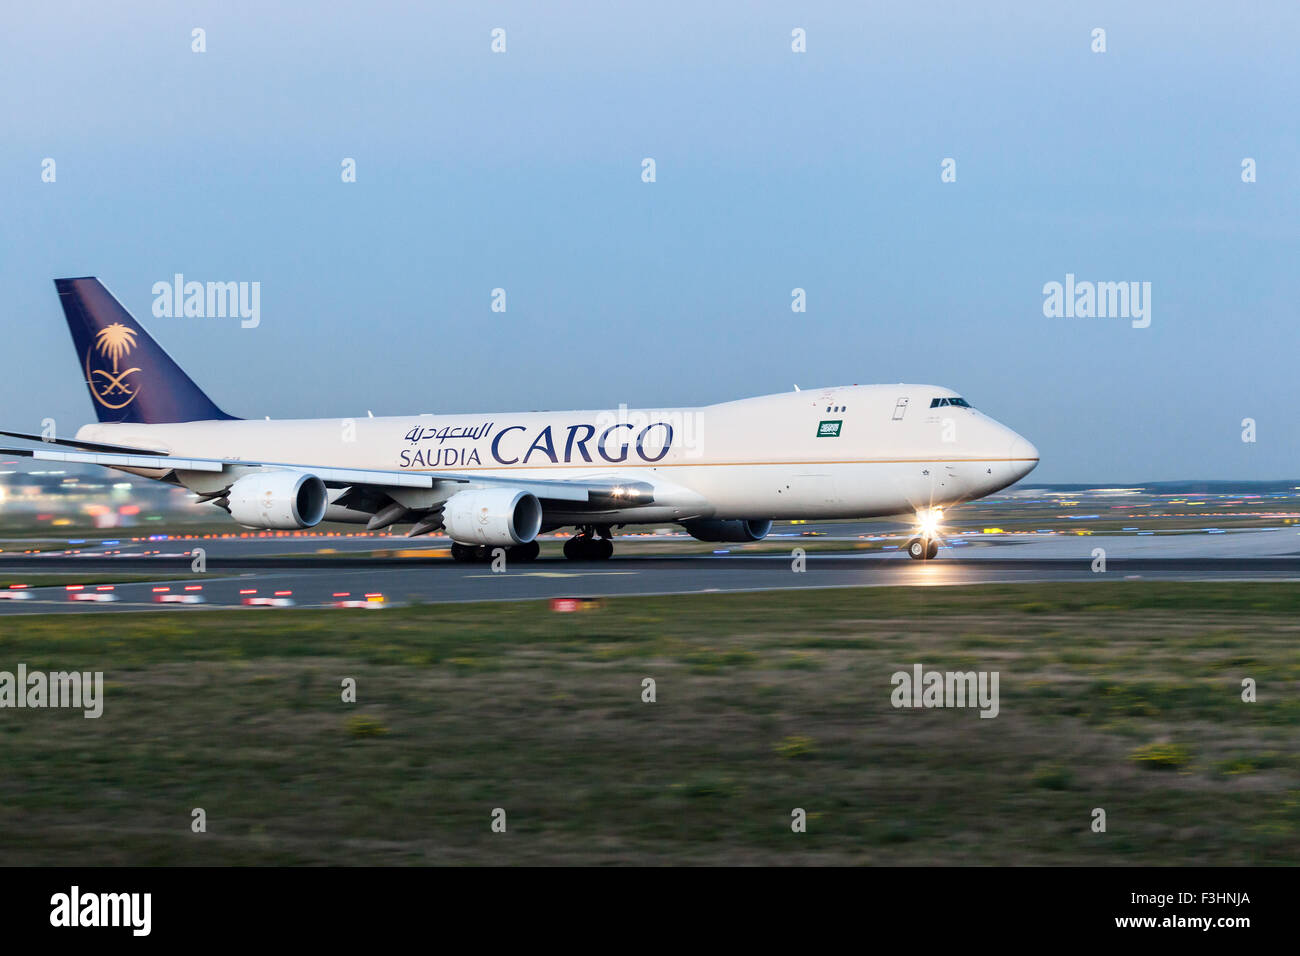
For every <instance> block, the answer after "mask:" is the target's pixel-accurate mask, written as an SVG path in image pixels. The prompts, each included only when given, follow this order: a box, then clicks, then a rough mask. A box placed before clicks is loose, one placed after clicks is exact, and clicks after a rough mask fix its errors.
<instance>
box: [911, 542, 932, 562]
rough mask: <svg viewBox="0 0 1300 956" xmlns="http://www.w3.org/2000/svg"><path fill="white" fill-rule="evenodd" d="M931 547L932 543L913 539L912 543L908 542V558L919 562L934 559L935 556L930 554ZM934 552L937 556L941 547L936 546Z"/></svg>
mask: <svg viewBox="0 0 1300 956" xmlns="http://www.w3.org/2000/svg"><path fill="white" fill-rule="evenodd" d="M930 546H931V542H929V541H926V540H925V539H924V538H913V539H912V540H911V541H909V542H907V554H908V557H910V558H913V559H915V560H917V561H924V560H926V559H927V558H932V557H934V554H931V553H930ZM934 552H935V554H938V553H939V546H938V545H937V544H936V545H934Z"/></svg>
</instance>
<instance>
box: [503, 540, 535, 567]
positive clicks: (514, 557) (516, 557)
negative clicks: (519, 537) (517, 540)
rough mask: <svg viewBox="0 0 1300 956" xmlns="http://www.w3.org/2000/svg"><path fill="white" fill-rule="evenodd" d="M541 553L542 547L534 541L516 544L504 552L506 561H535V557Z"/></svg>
mask: <svg viewBox="0 0 1300 956" xmlns="http://www.w3.org/2000/svg"><path fill="white" fill-rule="evenodd" d="M541 553H542V546H541V545H540V544H538V543H537V542H536V541H529V542H528V543H527V544H517V545H515V546H514V547H513V548H509V549H507V551H506V560H507V561H521V562H522V561H536V560H537V556H538V555H539V554H541Z"/></svg>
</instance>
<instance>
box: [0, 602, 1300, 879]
mask: <svg viewBox="0 0 1300 956" xmlns="http://www.w3.org/2000/svg"><path fill="white" fill-rule="evenodd" d="M20 662H22V663H25V664H27V666H28V668H29V670H37V669H41V670H66V669H74V668H75V669H82V670H102V671H104V672H105V681H106V701H105V705H104V715H103V717H102V718H100V719H99V720H86V719H84V718H83V717H82V715H81V712H80V711H67V710H9V709H5V710H0V754H3V767H4V772H3V774H0V864H128V863H130V864H158V863H162V864H186V863H211V864H250V863H287V864H301V863H330V864H360V863H371V864H373V863H383V864H387V863H399V864H400V863H414V864H441V863H484V864H514V863H520V864H542V863H648V864H662V863H732V864H734V863H742V864H743V863H845V864H858V863H867V864H921V863H956V864H975V863H981V864H997V863H1015V864H1055V863H1079V864H1107V865H1109V864H1138V863H1144V864H1176V863H1202V864H1243V863H1265V864H1289V863H1294V862H1295V861H1296V860H1297V858H1298V856H1300V837H1298V834H1300V742H1298V741H1300V732H1298V731H1300V694H1298V693H1297V691H1298V690H1300V589H1298V588H1296V587H1294V586H1292V585H1282V584H1240V585H1228V584H1223V585H1220V584H1186V585H1184V584H1171V583H1153V582H1110V583H1098V584H1092V583H1088V584H1079V585H1070V584H1058V585H1004V586H989V587H980V588H978V589H972V588H925V589H922V588H916V589H904V588H899V589H886V588H869V589H861V590H856V589H845V590H831V591H815V592H807V591H805V592H782V593H768V594H746V595H701V596H691V597H665V598H632V599H617V600H610V601H607V602H606V603H605V606H604V607H603V608H602V609H599V610H594V611H588V612H584V613H578V614H556V613H553V612H551V611H549V610H548V609H547V607H546V605H545V604H544V603H522V604H492V605H454V606H445V605H444V606H436V607H435V606H429V607H413V608H405V609H388V610H384V611H378V612H368V611H358V612H345V611H283V612H276V611H268V612H266V613H264V614H260V613H249V612H208V613H204V614H186V615H145V614H140V615H135V614H114V615H111V616H110V615H103V616H96V615H93V614H87V615H77V616H59V617H57V618H55V617H21V618H10V619H0V670H8V671H13V670H15V669H16V666H17V664H18V663H20ZM917 663H920V664H923V665H925V667H926V668H927V669H937V670H996V671H998V672H999V673H1000V677H1001V680H1000V692H1001V693H1000V697H1001V700H1000V715H999V716H998V717H997V718H996V719H992V720H988V719H980V718H979V717H978V714H977V712H976V711H975V710H969V709H967V710H959V709H931V710H906V709H903V710H896V709H894V708H893V707H892V706H891V704H890V693H891V690H892V686H891V684H890V675H891V674H892V673H893V672H894V671H897V670H910V669H911V667H912V665H913V664H917ZM346 677H351V678H355V679H356V681H357V693H358V698H359V699H358V702H357V703H355V704H345V703H343V702H342V701H341V700H340V682H341V681H342V680H343V679H344V678H346ZM646 677H650V678H653V679H654V680H655V681H656V684H657V698H658V699H657V701H656V702H655V703H643V702H642V700H641V694H642V680H643V678H646ZM1245 677H1250V678H1253V679H1254V680H1255V681H1257V683H1258V695H1259V700H1258V702H1257V703H1253V704H1251V703H1243V702H1242V701H1241V681H1242V679H1243V678H1245ZM196 807H201V808H203V809H204V810H205V811H206V814H207V832H206V833H202V834H196V833H192V832H191V829H190V822H191V810H192V809H193V808H196ZM497 807H501V808H503V809H504V810H505V811H506V815H507V825H508V830H507V832H506V833H504V834H501V833H493V832H491V830H490V822H491V813H492V811H493V809H494V808H497ZM795 807H801V808H804V809H805V810H806V811H807V814H808V830H807V832H806V833H801V834H795V833H792V832H791V829H790V813H791V810H792V809H793V808H795ZM1096 807H1101V808H1104V809H1105V810H1106V814H1107V832H1106V833H1093V832H1091V830H1090V826H1089V825H1090V823H1091V820H1092V816H1091V813H1092V810H1093V808H1096Z"/></svg>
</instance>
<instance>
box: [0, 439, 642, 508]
mask: <svg viewBox="0 0 1300 956" xmlns="http://www.w3.org/2000/svg"><path fill="white" fill-rule="evenodd" d="M47 443H49V444H64V441H63V440H61V439H56V440H53V441H49V442H47ZM67 444H72V442H67ZM80 444H85V443H80ZM0 454H5V455H19V456H22V457H25V458H33V459H36V460H38V461H57V462H65V463H67V464H83V465H103V466H105V467H107V468H151V469H166V470H169V471H172V472H181V471H191V472H224V471H226V470H227V469H231V470H236V469H241V468H265V469H283V470H285V471H299V472H305V473H308V474H312V475H315V476H316V477H318V478H320V480H321V481H323V482H324V483H325V485H326V486H327V487H330V488H366V489H375V490H377V491H384V490H386V489H390V488H392V489H401V488H438V487H441V486H443V485H446V484H448V483H450V484H470V483H473V484H476V485H480V486H488V487H491V486H493V485H498V486H502V487H508V488H517V489H519V490H521V491H527V492H530V493H532V494H534V495H536V496H537V497H538V498H540V499H542V500H544V501H566V502H580V503H583V504H593V505H601V506H609V505H611V504H616V505H617V506H618V507H620V508H629V507H636V506H638V505H647V504H650V503H652V502H653V501H654V494H653V491H654V489H653V486H652V485H650V484H649V483H647V482H644V481H620V480H618V479H615V478H594V479H577V480H568V479H553V478H522V477H521V478H507V477H501V476H487V475H478V474H470V473H466V472H453V471H435V472H407V471H380V470H372V469H364V468H331V467H328V466H318V465H308V464H302V463H293V462H277V461H248V460H243V459H239V460H236V459H229V458H227V459H223V458H185V457H177V456H172V455H164V454H160V453H151V452H148V451H143V450H142V451H133V452H131V453H126V452H121V453H118V452H99V451H47V450H45V449H42V448H0Z"/></svg>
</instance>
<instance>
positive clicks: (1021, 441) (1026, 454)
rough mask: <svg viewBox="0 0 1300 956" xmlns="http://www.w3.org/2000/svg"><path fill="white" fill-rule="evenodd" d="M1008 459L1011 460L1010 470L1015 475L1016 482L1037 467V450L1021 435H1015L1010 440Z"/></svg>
mask: <svg viewBox="0 0 1300 956" xmlns="http://www.w3.org/2000/svg"><path fill="white" fill-rule="evenodd" d="M1008 457H1010V459H1011V470H1012V471H1014V472H1015V473H1016V476H1017V480H1019V479H1021V478H1023V477H1025V475H1027V474H1029V473H1030V472H1031V471H1033V470H1034V469H1035V468H1037V467H1038V449H1037V448H1035V447H1034V443H1033V442H1031V441H1030V440H1029V439H1027V438H1025V437H1024V436H1023V435H1017V436H1016V437H1015V438H1013V439H1012V440H1011V450H1010V455H1009V456H1008Z"/></svg>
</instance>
